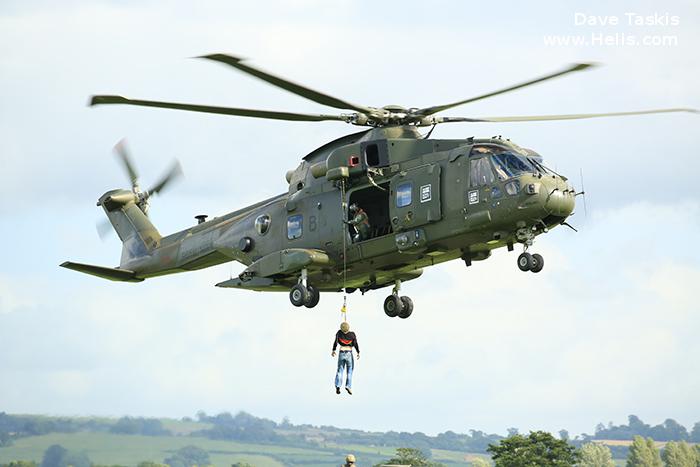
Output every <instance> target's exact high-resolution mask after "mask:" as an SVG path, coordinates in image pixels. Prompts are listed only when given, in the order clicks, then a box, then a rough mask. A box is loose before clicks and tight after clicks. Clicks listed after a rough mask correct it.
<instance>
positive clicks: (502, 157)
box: [472, 145, 552, 183]
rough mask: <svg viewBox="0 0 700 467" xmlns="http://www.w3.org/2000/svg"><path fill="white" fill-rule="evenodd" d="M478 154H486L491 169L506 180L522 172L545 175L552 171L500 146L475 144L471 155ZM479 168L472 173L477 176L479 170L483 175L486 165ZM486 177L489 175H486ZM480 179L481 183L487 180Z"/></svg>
mask: <svg viewBox="0 0 700 467" xmlns="http://www.w3.org/2000/svg"><path fill="white" fill-rule="evenodd" d="M480 154H484V155H487V156H488V159H490V160H491V164H492V166H493V170H494V172H495V174H496V177H498V179H499V180H508V179H509V178H513V177H517V176H519V175H522V174H535V175H546V174H551V173H552V172H551V171H550V170H549V169H547V168H546V167H545V166H544V165H542V164H541V163H540V162H539V161H537V160H536V159H535V158H533V157H527V156H524V155H521V154H518V153H516V152H514V151H513V150H511V149H508V148H504V147H501V146H495V145H483V146H475V147H474V148H473V149H472V155H480ZM485 159H486V158H484V159H483V160H482V165H483V164H484V163H485ZM481 169H482V170H481V171H478V170H477V171H476V173H474V171H473V172H472V173H473V174H474V175H476V176H477V177H479V173H480V172H481V176H482V177H484V174H483V172H485V171H486V169H487V167H482V168H481ZM491 177H493V175H491ZM486 178H489V177H488V176H486ZM480 181H481V182H482V183H483V182H488V181H489V180H480Z"/></svg>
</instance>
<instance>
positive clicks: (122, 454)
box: [0, 412, 700, 467]
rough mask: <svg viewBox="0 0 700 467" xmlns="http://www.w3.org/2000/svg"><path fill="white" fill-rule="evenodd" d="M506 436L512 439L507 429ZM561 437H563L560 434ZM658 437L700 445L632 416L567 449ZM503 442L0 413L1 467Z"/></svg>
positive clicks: (224, 420) (335, 454)
mask: <svg viewBox="0 0 700 467" xmlns="http://www.w3.org/2000/svg"><path fill="white" fill-rule="evenodd" d="M509 432H511V433H514V432H515V430H514V429H511V430H509ZM560 433H561V435H562V436H567V437H568V433H567V432H566V431H564V430H562V432H560ZM651 433H653V434H656V436H655V437H654V439H657V440H658V441H669V440H677V441H680V440H685V441H695V442H697V441H698V439H697V438H700V423H697V424H695V426H694V427H693V429H692V430H691V431H690V432H689V431H688V430H687V429H686V428H685V427H682V426H681V425H679V424H678V423H676V422H675V421H673V420H671V419H668V420H666V421H665V422H664V423H663V424H661V425H656V426H650V425H646V424H644V423H642V422H641V420H639V418H638V417H636V416H634V415H631V416H630V417H629V424H628V425H619V426H615V425H612V424H608V426H607V427H606V426H603V425H599V426H598V427H597V428H596V431H595V434H594V435H586V434H583V435H579V436H576V437H575V438H574V439H572V440H570V442H571V443H572V444H574V445H581V444H582V443H584V442H588V441H597V442H600V443H603V444H606V445H609V446H610V447H611V449H612V451H613V454H614V456H615V457H616V458H618V459H621V458H624V457H626V455H627V449H628V445H629V442H628V441H629V440H631V439H632V437H633V436H634V435H636V434H640V435H642V436H650V434H651ZM503 438H504V436H501V435H498V434H487V433H484V432H482V431H478V430H470V431H469V433H468V434H459V433H454V432H452V431H447V432H444V433H440V434H438V435H436V436H428V435H426V434H424V433H420V432H416V433H407V432H396V431H388V432H369V431H363V430H351V429H343V428H337V427H334V426H314V425H309V424H301V425H295V424H292V423H290V422H289V421H288V420H286V419H285V420H284V421H282V422H281V423H277V422H274V421H272V420H268V419H264V418H259V417H255V416H253V415H251V414H248V413H246V412H239V413H237V414H236V415H232V414H230V413H221V414H218V415H214V416H209V415H207V414H205V413H203V412H200V413H198V414H197V417H196V418H194V419H193V418H189V417H184V418H182V419H180V420H175V419H154V418H143V417H122V418H119V419H116V418H104V417H48V416H40V415H11V414H6V413H4V412H3V413H0V464H2V463H8V462H10V461H12V460H34V461H37V462H39V461H41V458H42V456H43V453H44V451H45V450H46V449H47V448H48V447H49V446H51V445H53V444H58V445H60V446H63V447H64V448H66V449H69V450H76V452H77V451H80V452H84V453H85V454H87V455H88V457H89V458H90V460H91V462H92V463H93V464H104V465H112V464H116V465H136V464H138V463H139V462H141V461H153V462H162V461H163V460H164V459H165V458H167V457H168V456H170V455H172V454H173V453H174V452H175V451H176V450H177V449H180V448H182V447H184V446H188V445H192V446H197V447H199V448H201V449H204V450H205V451H207V452H208V453H209V455H210V458H211V461H212V463H213V464H214V465H232V464H235V463H239V462H240V463H249V464H252V465H256V466H263V467H264V466H278V465H305V466H313V465H329V464H336V465H339V464H340V463H341V461H342V459H343V457H344V455H345V454H347V453H348V452H352V453H354V454H355V455H357V456H358V458H362V462H361V464H362V465H372V464H375V463H379V462H381V461H382V460H384V459H387V458H390V457H391V456H392V454H393V453H394V451H395V449H396V448H397V447H412V448H417V449H421V450H422V451H424V452H425V453H427V454H429V455H432V458H433V460H435V461H438V462H441V463H444V464H448V465H449V464H462V465H464V464H465V463H467V462H469V461H470V460H472V459H473V458H474V457H475V456H476V457H479V456H484V455H485V453H486V449H487V447H488V445H489V444H495V443H498V442H499V441H500V440H501V439H503Z"/></svg>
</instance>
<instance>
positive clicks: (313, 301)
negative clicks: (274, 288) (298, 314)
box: [289, 269, 321, 308]
mask: <svg viewBox="0 0 700 467" xmlns="http://www.w3.org/2000/svg"><path fill="white" fill-rule="evenodd" d="M306 278H307V273H306V269H304V270H302V271H301V277H300V278H299V282H298V283H297V284H296V285H295V286H294V287H292V290H290V291H289V301H290V302H292V305H294V306H305V307H306V308H313V307H315V306H316V305H318V302H319V300H320V299H321V293H320V292H319V291H318V289H317V288H316V287H314V286H313V285H308V284H307V283H306Z"/></svg>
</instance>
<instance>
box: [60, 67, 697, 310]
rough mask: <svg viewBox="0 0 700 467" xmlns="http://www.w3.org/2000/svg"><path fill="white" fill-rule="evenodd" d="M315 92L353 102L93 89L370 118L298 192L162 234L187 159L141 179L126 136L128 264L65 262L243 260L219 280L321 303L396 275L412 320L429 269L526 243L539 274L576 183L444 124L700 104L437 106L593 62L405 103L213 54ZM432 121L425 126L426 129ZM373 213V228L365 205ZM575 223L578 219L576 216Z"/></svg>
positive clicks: (155, 271)
mask: <svg viewBox="0 0 700 467" xmlns="http://www.w3.org/2000/svg"><path fill="white" fill-rule="evenodd" d="M199 58H203V59H206V60H209V61H214V62H219V63H222V64H224V65H227V66H229V67H232V68H235V69H237V70H239V71H242V72H244V73H246V74H248V75H250V76H253V77H255V78H258V79H260V80H262V81H265V82H267V83H269V84H272V85H273V86H276V87H278V88H281V89H284V90H286V91H289V92H291V93H294V94H296V95H298V96H301V97H303V98H306V99H309V100H311V101H313V102H316V103H319V104H323V105H326V106H329V107H333V108H336V109H340V110H342V111H346V112H348V111H349V112H348V113H339V114H302V113H294V112H279V111H269V110H257V109H247V108H234V107H218V106H206V105H195V104H183V103H174V102H162V101H152V100H140V99H129V98H125V97H122V96H117V95H95V96H92V98H91V101H90V105H91V106H96V105H108V104H126V105H135V106H145V107H157V108H166V109H176V110H186V111H194V112H205V113H215V114H224V115H233V116H243V117H255V118H264V119H276V120H286V121H305V122H320V121H342V122H346V123H349V124H352V125H356V126H361V127H367V128H366V129H364V130H363V131H360V132H357V133H352V134H348V135H346V136H342V137H340V138H338V139H336V140H334V141H331V142H329V143H327V144H324V145H323V146H321V147H319V148H317V149H315V150H314V151H312V152H310V153H309V154H308V155H306V156H305V157H303V158H302V160H301V162H300V163H299V165H298V166H297V167H296V168H295V169H293V170H290V171H288V172H287V173H286V181H287V182H288V184H289V189H288V191H287V192H286V193H282V194H279V195H277V196H274V197H271V198H268V199H265V200H262V201H260V202H257V203H255V204H253V205H251V206H247V207H244V208H242V209H238V210H236V211H233V212H231V213H228V214H226V215H223V216H220V217H215V218H212V219H209V220H207V216H205V215H198V216H196V219H197V224H195V225H194V226H192V227H190V228H187V229H185V230H182V231H180V232H176V233H173V234H171V235H167V236H162V235H161V234H160V233H159V231H158V230H157V229H156V227H155V226H154V225H153V224H152V223H151V221H150V220H149V218H148V207H149V199H150V197H151V196H152V195H154V194H157V193H158V192H160V191H161V190H163V189H164V188H165V187H166V186H167V185H168V184H169V183H171V181H173V180H174V179H176V178H177V177H178V175H179V174H180V169H179V166H177V165H176V166H174V167H173V168H172V169H171V170H170V171H169V172H168V173H167V174H166V176H165V177H164V178H163V179H162V180H161V181H160V182H158V183H156V184H155V185H154V186H153V187H152V188H150V189H148V190H145V191H144V190H141V188H140V186H139V181H138V174H137V172H136V170H135V168H134V165H133V163H132V161H131V158H130V157H129V155H128V153H127V151H126V149H125V147H124V146H123V145H122V144H120V145H117V147H116V150H117V154H118V155H119V157H120V160H121V161H122V163H123V165H124V167H125V169H126V172H127V174H128V175H129V178H130V180H131V185H132V187H131V189H130V190H129V189H116V190H110V191H108V192H106V193H104V194H103V195H102V196H101V197H100V198H99V200H98V201H97V205H98V206H101V207H102V209H103V210H104V212H105V214H106V215H107V218H108V219H109V222H110V223H111V225H112V227H113V228H114V230H115V231H116V233H117V235H118V236H119V238H120V240H121V241H122V243H123V247H122V255H121V261H120V264H119V266H118V267H114V268H110V267H103V266H94V265H90V264H83V263H75V262H69V261H66V262H64V263H62V264H61V266H63V267H65V268H68V269H72V270H75V271H78V272H82V273H86V274H90V275H94V276H97V277H100V278H103V279H109V280H112V281H123V282H141V281H143V280H145V279H148V278H153V277H157V276H162V275H166V274H173V273H179V272H185V271H194V270H198V269H202V268H207V267H210V266H214V265H218V264H222V263H226V262H230V261H237V262H240V263H242V264H243V265H244V266H245V267H246V268H245V269H244V270H243V272H241V273H240V274H239V275H238V276H237V277H232V278H230V279H228V280H224V281H222V282H220V283H218V284H216V286H217V287H225V288H237V289H245V290H254V291H264V292H267V291H278V292H279V291H282V292H288V293H289V299H290V301H291V303H292V304H293V305H294V306H296V307H306V308H313V307H315V306H316V305H317V304H318V303H319V300H320V293H321V292H345V293H352V292H355V291H357V290H359V291H360V292H361V293H363V294H364V293H365V292H368V291H371V290H375V289H381V288H384V287H393V289H392V291H391V294H389V295H388V296H387V297H386V299H385V301H384V306H383V309H384V313H385V314H386V315H387V316H389V317H396V316H398V317H400V318H408V317H409V316H411V314H412V312H413V301H412V300H411V299H410V297H408V296H405V295H401V294H400V291H401V284H402V283H403V282H406V281H410V280H413V279H417V278H419V277H420V276H421V274H422V273H423V269H424V268H426V267H429V266H433V265H436V264H440V263H444V262H446V261H451V260H456V259H461V260H462V261H464V263H465V265H466V266H471V265H472V263H473V262H476V261H483V260H486V259H487V258H489V257H490V256H491V252H492V251H493V250H495V249H497V248H504V247H505V248H507V250H508V251H513V250H514V248H515V245H516V244H519V245H522V248H523V251H522V253H520V254H519V256H518V258H517V267H518V268H519V269H520V270H521V271H523V272H532V273H539V272H540V271H542V269H543V267H544V258H543V257H542V255H540V254H538V253H531V248H532V245H533V243H534V240H535V239H536V237H537V236H539V235H541V234H544V233H547V232H549V231H550V230H552V229H553V228H555V227H558V226H568V227H571V226H570V225H569V224H568V223H567V222H566V221H567V218H568V217H569V216H571V215H572V213H573V212H574V207H575V198H576V197H577V196H578V195H581V194H583V190H582V191H579V192H577V191H576V189H575V188H574V187H573V186H572V185H571V184H570V183H569V180H568V179H567V177H566V176H564V175H562V174H559V173H557V172H555V171H554V170H552V169H551V168H549V167H547V166H546V165H545V164H544V161H543V158H542V156H541V155H540V154H538V153H537V152H536V151H534V150H532V149H526V148H522V147H520V146H518V145H517V144H515V143H514V142H512V141H510V140H508V139H504V138H502V137H493V138H475V137H468V138H464V139H431V138H430V136H431V133H432V131H433V129H434V128H435V126H436V125H438V124H442V123H456V122H463V123H469V122H492V123H500V122H533V121H552V120H574V119H584V118H596V117H617V116H630V115H641V114H654V113H667V112H694V113H697V110H695V109H689V108H669V109H652V110H641V111H632V112H613V113H595V114H565V115H534V116H511V117H486V118H472V117H448V116H439V115H436V114H438V113H440V112H443V111H445V110H448V109H452V108H454V107H457V106H461V105H464V104H468V103H472V102H476V101H479V100H483V99H486V98H489V97H493V96H497V95H500V94H504V93H508V92H511V91H515V90H518V89H521V88H525V87H527V86H531V85H535V84H538V83H542V82H545V81H548V80H551V79H554V78H558V77H562V76H564V75H568V74H572V73H576V72H580V71H583V70H586V69H588V68H591V67H592V66H593V64H590V63H577V64H572V65H570V66H568V67H566V68H564V69H562V70H560V71H557V72H554V73H551V74H548V75H545V76H541V77H538V78H535V79H532V80H529V81H525V82H522V83H519V84H516V85H513V86H510V87H507V88H503V89H500V90H497V91H494V92H490V93H486V94H482V95H478V96H475V97H472V98H469V99H464V100H460V101H456V102H453V103H450V104H444V105H437V106H432V107H425V108H417V107H410V108H405V107H401V106H398V105H387V106H384V107H371V106H364V105H357V104H353V103H350V102H348V101H345V100H342V99H338V98H336V97H333V96H330V95H328V94H325V93H321V92H318V91H314V90H312V89H310V88H308V87H305V86H302V85H300V84H296V83H294V82H291V81H289V80H287V79H284V78H281V77H279V76H276V75H273V74H270V73H268V72H266V71H262V70H261V69H258V68H254V67H252V66H250V65H249V64H247V63H245V61H244V60H242V59H240V58H238V57H235V56H231V55H225V54H213V55H205V56H202V57H199ZM421 127H431V128H430V130H429V131H428V132H427V133H426V134H421V133H420V132H419V131H418V129H419V128H421ZM359 212H362V213H363V216H364V217H362V219H363V222H364V223H365V225H364V228H363V229H362V230H363V232H362V235H360V230H359V229H358V226H357V222H354V221H353V216H355V215H356V214H358V213H359ZM571 228H573V227H571Z"/></svg>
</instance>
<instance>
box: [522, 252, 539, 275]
mask: <svg viewBox="0 0 700 467" xmlns="http://www.w3.org/2000/svg"><path fill="white" fill-rule="evenodd" d="M534 264H535V263H534V261H533V260H532V255H531V254H530V253H528V252H527V251H525V252H523V253H520V256H518V269H520V270H521V271H529V270H531V269H532V266H533V265H534Z"/></svg>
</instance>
